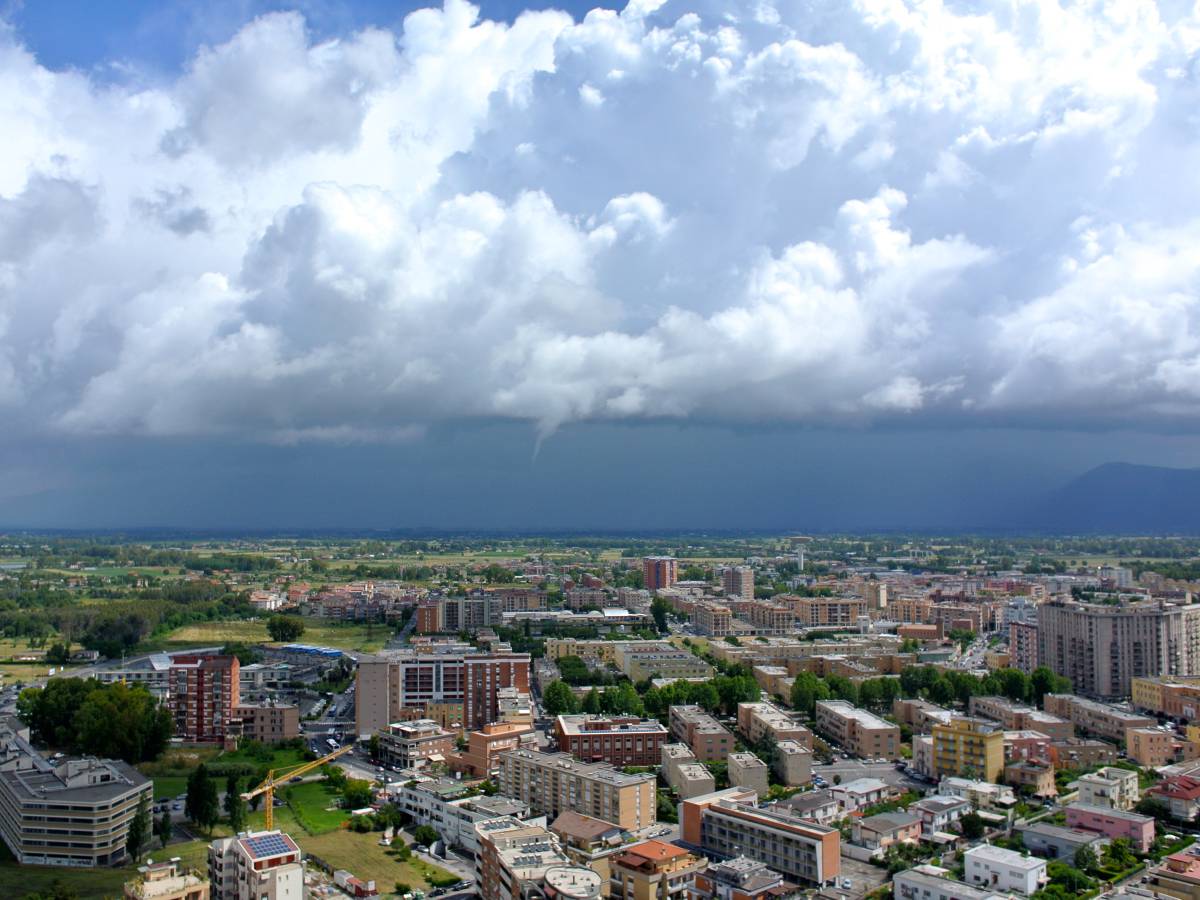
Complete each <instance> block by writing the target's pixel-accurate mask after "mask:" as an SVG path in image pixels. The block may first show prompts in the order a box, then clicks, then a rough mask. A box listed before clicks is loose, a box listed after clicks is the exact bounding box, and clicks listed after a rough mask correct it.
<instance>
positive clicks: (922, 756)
mask: <svg viewBox="0 0 1200 900" xmlns="http://www.w3.org/2000/svg"><path fill="white" fill-rule="evenodd" d="M912 753H913V755H912V767H913V769H914V770H916V772H917V774H919V775H924V776H925V777H927V778H932V777H933V735H932V734H914V735H913V736H912Z"/></svg>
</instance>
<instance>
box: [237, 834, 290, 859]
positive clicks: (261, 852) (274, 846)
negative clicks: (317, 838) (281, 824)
mask: <svg viewBox="0 0 1200 900" xmlns="http://www.w3.org/2000/svg"><path fill="white" fill-rule="evenodd" d="M238 844H239V845H241V848H242V850H243V851H244V852H245V853H246V855H247V856H249V857H250V858H251V859H268V858H270V857H272V856H284V855H286V854H289V853H299V852H300V848H299V847H298V846H297V845H296V842H295V841H293V840H292V838H291V836H290V835H286V834H284V833H283V832H282V831H258V832H252V833H250V834H246V835H243V836H242V837H240V838H238Z"/></svg>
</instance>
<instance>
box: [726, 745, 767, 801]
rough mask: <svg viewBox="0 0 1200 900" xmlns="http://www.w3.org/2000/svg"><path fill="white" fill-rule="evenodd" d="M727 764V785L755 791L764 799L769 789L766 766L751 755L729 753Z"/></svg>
mask: <svg viewBox="0 0 1200 900" xmlns="http://www.w3.org/2000/svg"><path fill="white" fill-rule="evenodd" d="M726 760H727V762H728V769H727V771H728V773H729V784H730V786H731V787H741V788H746V789H747V790H751V791H755V792H756V793H757V794H758V795H759V796H760V797H765V796H766V794H767V791H769V790H770V789H771V784H770V777H769V770H768V768H767V764H766V763H765V762H763V761H762V760H761V759H759V758H758V757H757V756H755V755H754V754H753V753H730V754H729V756H728V757H726Z"/></svg>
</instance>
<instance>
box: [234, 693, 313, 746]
mask: <svg viewBox="0 0 1200 900" xmlns="http://www.w3.org/2000/svg"><path fill="white" fill-rule="evenodd" d="M230 712H231V715H230V720H229V725H228V728H227V730H226V734H227V736H233V737H236V738H238V739H239V740H240V741H258V743H260V744H279V743H282V742H283V741H292V740H295V739H296V738H298V737H300V708H299V707H297V706H294V705H292V704H290V703H275V702H272V701H267V702H264V703H241V704H238V705H237V706H235V707H233V709H232V710H231V711H230Z"/></svg>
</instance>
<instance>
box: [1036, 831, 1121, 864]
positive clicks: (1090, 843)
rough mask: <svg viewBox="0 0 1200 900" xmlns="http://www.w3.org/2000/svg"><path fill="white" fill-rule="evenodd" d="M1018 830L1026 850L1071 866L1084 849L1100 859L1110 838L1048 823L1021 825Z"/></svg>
mask: <svg viewBox="0 0 1200 900" xmlns="http://www.w3.org/2000/svg"><path fill="white" fill-rule="evenodd" d="M1016 830H1017V832H1018V833H1019V834H1020V835H1021V842H1022V843H1023V844H1024V845H1025V849H1026V850H1028V851H1030V852H1031V853H1036V854H1037V855H1038V856H1041V857H1044V858H1046V859H1062V860H1066V861H1067V862H1068V863H1071V864H1074V860H1075V854H1076V853H1078V852H1079V851H1080V849H1081V848H1083V847H1087V848H1088V849H1089V850H1091V851H1092V852H1094V853H1095V854H1096V857H1097V858H1099V856H1100V851H1101V850H1103V849H1104V848H1105V847H1106V846H1108V838H1106V837H1104V836H1103V835H1099V834H1096V833H1095V832H1091V831H1080V830H1078V829H1075V828H1063V827H1062V826H1061V825H1050V824H1048V823H1046V822H1035V823H1034V824H1032V825H1019V826H1017V829H1016Z"/></svg>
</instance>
